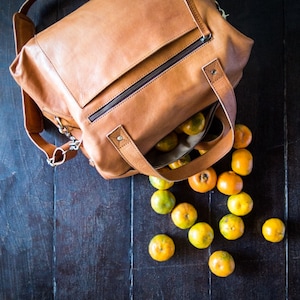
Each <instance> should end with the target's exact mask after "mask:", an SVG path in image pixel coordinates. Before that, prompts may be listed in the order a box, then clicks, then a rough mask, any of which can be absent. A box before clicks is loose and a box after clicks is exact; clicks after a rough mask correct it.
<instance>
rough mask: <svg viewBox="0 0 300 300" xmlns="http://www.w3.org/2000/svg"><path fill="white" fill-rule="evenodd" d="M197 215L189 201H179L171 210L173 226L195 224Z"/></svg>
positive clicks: (185, 227)
mask: <svg viewBox="0 0 300 300" xmlns="http://www.w3.org/2000/svg"><path fill="white" fill-rule="evenodd" d="M197 217H198V213H197V210H196V209H195V207H194V206H193V205H192V204H190V203H186V202H183V203H180V204H178V205H177V206H176V207H175V208H174V209H173V210H172V212H171V219H172V221H173V223H174V224H175V226H177V227H178V228H180V229H187V228H190V227H191V226H192V225H194V224H195V222H196V220H197Z"/></svg>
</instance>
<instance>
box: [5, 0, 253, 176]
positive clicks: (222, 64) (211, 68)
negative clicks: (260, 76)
mask: <svg viewBox="0 0 300 300" xmlns="http://www.w3.org/2000/svg"><path fill="white" fill-rule="evenodd" d="M34 2H35V1H34V0H29V1H26V2H25V3H24V5H23V6H22V7H21V9H20V11H19V12H18V13H16V14H15V15H14V27H15V40H16V49H17V50H16V51H17V57H16V59H15V60H14V62H13V63H12V65H11V67H10V71H11V74H12V76H13V77H14V79H15V80H16V82H17V83H18V84H19V85H20V86H21V88H22V92H23V106H24V116H25V128H26V130H27V132H28V135H29V137H30V138H31V139H32V141H33V142H34V143H35V144H36V145H37V146H38V147H39V148H40V149H41V150H42V151H43V152H44V153H45V154H46V156H47V160H48V162H49V164H50V165H53V166H55V165H59V164H61V163H63V162H64V161H65V160H67V159H70V158H72V157H74V155H75V154H76V151H77V150H78V149H79V148H80V149H81V150H82V151H83V153H84V154H85V155H86V157H87V158H88V159H89V160H90V163H91V164H92V165H94V166H95V167H96V168H97V170H98V172H99V173H100V174H101V175H102V176H103V177H104V178H107V179H111V178H120V177H126V176H130V175H134V174H137V173H142V174H146V175H154V176H161V177H163V178H166V179H168V180H172V181H178V180H182V179H185V178H187V177H189V176H192V175H193V174H195V173H197V172H200V171H201V170H203V169H206V168H207V167H209V166H211V165H213V164H214V163H215V162H217V161H218V160H219V159H221V158H222V157H223V156H224V155H225V154H226V153H228V152H229V151H230V149H231V148H232V144H233V134H234V133H233V128H234V123H235V117H236V100H235V95H234V91H233V87H235V86H236V85H237V83H238V82H239V80H240V79H241V77H242V71H243V68H244V66H245V65H246V63H247V61H248V58H249V55H250V51H251V47H252V44H253V41H252V40H251V39H249V38H247V37H246V36H244V35H243V34H241V33H240V32H239V31H237V30H236V29H235V28H233V27H232V26H231V25H230V24H229V23H228V22H227V21H226V20H225V19H224V18H223V17H222V15H221V14H220V11H219V9H217V7H216V4H215V3H214V2H213V1H211V0H185V1H184V0H164V1H161V0H143V1H140V0H114V1H111V0H91V1H89V2H87V3H86V4H84V5H83V6H81V7H80V8H79V9H77V10H75V11H74V12H73V13H71V14H69V15H68V16H66V17H64V18H63V19H61V20H59V21H58V22H56V23H55V24H53V25H52V26H50V27H48V28H47V29H45V30H43V31H42V32H40V33H38V34H35V26H34V24H33V22H32V21H31V20H30V19H29V18H28V17H27V16H26V14H27V12H28V9H29V7H30V6H31V5H32V4H33V3H34ZM199 111H202V112H203V113H204V114H205V118H206V127H205V130H204V131H203V132H201V133H200V134H198V135H195V136H187V135H184V134H179V144H178V146H177V147H176V148H175V149H174V150H172V151H170V152H169V153H162V152H159V151H157V150H156V149H155V147H154V146H155V144H156V143H157V142H158V141H160V140H161V139H162V138H163V137H165V136H166V135H167V134H168V133H170V132H172V131H173V130H175V129H176V128H177V127H178V125H180V124H181V123H182V122H184V121H185V120H187V119H188V118H190V117H191V116H193V115H194V114H195V113H196V112H199ZM43 116H44V117H46V118H48V119H49V120H51V121H52V122H53V123H54V124H55V125H56V126H57V127H58V129H59V131H60V132H61V133H63V134H65V135H66V136H67V137H68V138H69V139H70V141H69V142H67V143H66V144H65V145H63V146H61V147H57V146H55V145H52V144H50V143H48V142H47V141H45V140H44V139H43V137H42V136H41V132H42V131H43V130H44V127H43ZM213 120H219V123H220V124H221V125H222V126H221V127H222V130H221V131H220V133H219V136H218V138H217V139H216V140H215V141H214V143H209V142H208V143H207V142H206V140H205V135H206V134H207V132H208V131H209V126H210V124H211V123H212V122H213ZM199 145H201V147H202V148H203V147H207V148H208V149H209V151H207V153H206V154H204V155H201V156H196V157H194V159H193V160H192V161H191V162H190V163H189V164H187V165H185V166H182V167H180V168H178V169H175V170H171V169H169V168H168V167H166V166H167V165H168V164H169V163H170V162H172V161H175V160H176V159H179V158H180V157H181V156H183V155H184V154H185V153H189V152H190V151H192V149H194V148H197V147H198V148H199V147H200V146H199ZM201 147H200V148H201Z"/></svg>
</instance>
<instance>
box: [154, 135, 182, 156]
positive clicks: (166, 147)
mask: <svg viewBox="0 0 300 300" xmlns="http://www.w3.org/2000/svg"><path fill="white" fill-rule="evenodd" d="M177 144H178V137H177V134H176V132H174V131H172V132H171V133H169V134H168V135H166V136H165V137H164V138H162V139H161V140H160V141H159V142H158V143H157V144H156V145H155V148H156V149H157V150H159V151H161V152H169V151H171V150H173V149H174V148H175V147H176V146H177Z"/></svg>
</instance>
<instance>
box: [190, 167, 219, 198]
mask: <svg viewBox="0 0 300 300" xmlns="http://www.w3.org/2000/svg"><path fill="white" fill-rule="evenodd" d="M188 183H189V185H190V187H191V188H192V189H193V190H194V191H196V192H199V193H206V192H208V191H211V190H212V189H213V188H214V187H215V186H216V183H217V174H216V172H215V170H214V169H213V168H212V167H210V168H208V169H206V170H204V171H202V172H200V173H197V174H195V175H194V176H191V177H189V178H188Z"/></svg>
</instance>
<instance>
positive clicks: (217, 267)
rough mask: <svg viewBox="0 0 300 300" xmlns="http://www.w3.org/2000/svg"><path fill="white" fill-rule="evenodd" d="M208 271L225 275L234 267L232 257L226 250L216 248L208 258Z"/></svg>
mask: <svg viewBox="0 0 300 300" xmlns="http://www.w3.org/2000/svg"><path fill="white" fill-rule="evenodd" d="M208 266H209V269H210V271H211V272H212V273H213V274H215V275H216V276H219V277H227V276H229V275H230V274H232V273H233V271H234V269H235V263H234V259H233V257H232V256H231V254H229V253H228V252H227V251H223V250H218V251H215V252H214V253H212V254H211V256H210V257H209V260H208Z"/></svg>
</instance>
